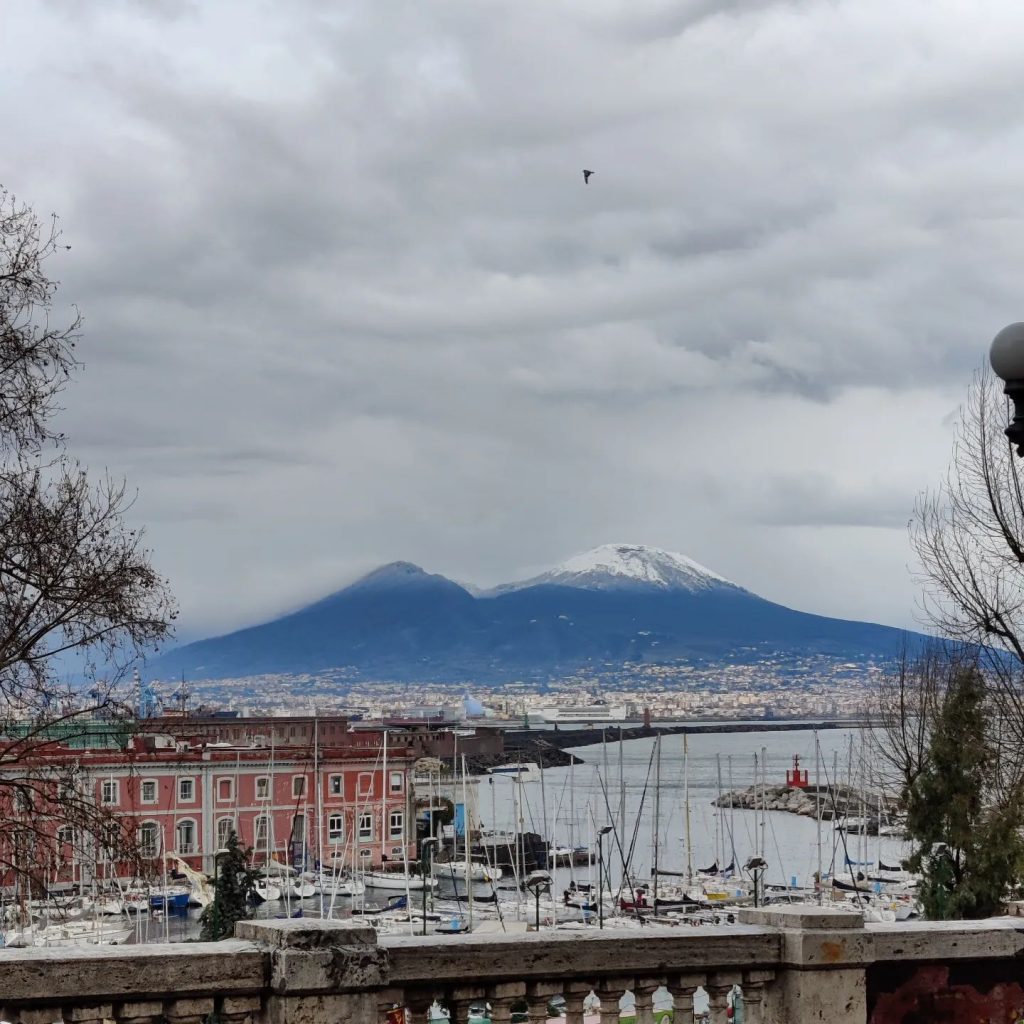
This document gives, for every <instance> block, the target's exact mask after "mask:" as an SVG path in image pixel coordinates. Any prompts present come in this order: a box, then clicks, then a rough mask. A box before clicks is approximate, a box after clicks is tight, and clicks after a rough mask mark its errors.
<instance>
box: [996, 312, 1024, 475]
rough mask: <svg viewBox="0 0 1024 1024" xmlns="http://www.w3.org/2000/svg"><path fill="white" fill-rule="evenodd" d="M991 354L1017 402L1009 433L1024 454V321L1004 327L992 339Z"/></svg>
mask: <svg viewBox="0 0 1024 1024" xmlns="http://www.w3.org/2000/svg"><path fill="white" fill-rule="evenodd" d="M988 358H989V362H991V364H992V369H993V370H994V371H995V374H996V376H997V377H999V378H1000V379H1001V380H1002V382H1003V390H1004V392H1005V393H1006V397H1007V398H1009V399H1010V401H1011V402H1013V420H1012V421H1011V422H1010V425H1009V426H1008V427H1007V428H1006V431H1005V433H1006V436H1007V437H1008V438H1009V439H1010V443H1011V444H1015V445H1016V446H1017V454H1018V455H1020V456H1024V323H1015V324H1010V325H1009V326H1008V327H1004V328H1003V329H1002V330H1001V331H1000V332H999V333H998V334H997V335H996V336H995V338H994V339H993V340H992V347H991V348H990V349H989V353H988Z"/></svg>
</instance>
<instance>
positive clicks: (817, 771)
mask: <svg viewBox="0 0 1024 1024" xmlns="http://www.w3.org/2000/svg"><path fill="white" fill-rule="evenodd" d="M814 803H815V808H814V810H815V814H814V817H815V819H816V821H817V826H818V906H819V907H820V906H821V904H822V900H823V899H824V893H825V880H824V879H823V878H822V877H821V746H820V744H819V743H818V730H817V729H815V730H814Z"/></svg>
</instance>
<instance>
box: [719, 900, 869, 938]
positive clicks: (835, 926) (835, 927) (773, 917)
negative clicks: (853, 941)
mask: <svg viewBox="0 0 1024 1024" xmlns="http://www.w3.org/2000/svg"><path fill="white" fill-rule="evenodd" d="M739 920H740V921H741V922H742V923H743V924H751V925H761V926H762V927H766V928H788V929H796V930H799V931H842V932H845V931H863V930H864V918H863V917H861V916H860V914H851V913H850V912H848V911H843V910H833V909H831V908H830V907H800V906H795V907H740V911H739Z"/></svg>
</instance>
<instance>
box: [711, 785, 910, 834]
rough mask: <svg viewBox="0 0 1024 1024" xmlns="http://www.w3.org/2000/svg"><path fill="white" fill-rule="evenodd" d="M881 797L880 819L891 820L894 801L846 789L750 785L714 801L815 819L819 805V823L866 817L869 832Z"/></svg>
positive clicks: (875, 819) (717, 803) (894, 810)
mask: <svg viewBox="0 0 1024 1024" xmlns="http://www.w3.org/2000/svg"><path fill="white" fill-rule="evenodd" d="M880 797H881V802H882V817H883V819H885V820H888V819H890V818H892V817H893V816H894V815H895V813H896V810H897V805H896V801H895V800H894V799H893V798H892V797H891V796H888V795H886V794H879V793H866V794H865V793H862V792H861V791H860V790H854V789H849V788H848V787H846V786H822V787H821V788H820V790H819V788H818V787H816V786H807V787H805V788H802V789H801V788H799V787H796V786H766V787H764V788H763V789H762V787H761V786H750V787H748V788H747V789H737V790H733V792H731V793H723V794H722V796H721V797H720V798H719V799H717V800H715V801H713V803H714V805H715V806H716V807H739V808H741V809H743V810H760V809H761V806H762V804H763V805H764V806H765V807H766V808H767V809H768V810H769V811H788V812H789V813H790V814H802V815H803V816H804V817H806V818H815V817H817V814H818V805H819V803H820V805H821V820H822V821H832V820H834V819H842V818H867V819H868V822H869V824H868V828H869V830H870V829H871V828H872V826H873V827H874V828H875V829H877V827H878V803H879V798H880Z"/></svg>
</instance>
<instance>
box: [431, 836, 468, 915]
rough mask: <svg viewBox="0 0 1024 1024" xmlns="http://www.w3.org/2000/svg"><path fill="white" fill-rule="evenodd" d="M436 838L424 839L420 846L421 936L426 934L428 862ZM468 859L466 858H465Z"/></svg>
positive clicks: (432, 854) (435, 844) (436, 841)
mask: <svg viewBox="0 0 1024 1024" xmlns="http://www.w3.org/2000/svg"><path fill="white" fill-rule="evenodd" d="M437 843H438V840H437V837H436V836H431V837H430V838H429V839H424V840H423V842H422V843H421V844H420V880H421V881H422V882H423V934H424V935H426V934H427V889H428V888H429V887H430V862H431V860H432V859H433V856H434V847H436V846H437ZM467 859H468V858H467Z"/></svg>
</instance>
